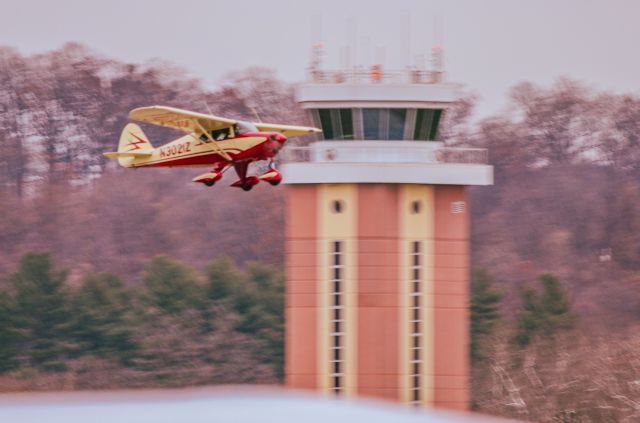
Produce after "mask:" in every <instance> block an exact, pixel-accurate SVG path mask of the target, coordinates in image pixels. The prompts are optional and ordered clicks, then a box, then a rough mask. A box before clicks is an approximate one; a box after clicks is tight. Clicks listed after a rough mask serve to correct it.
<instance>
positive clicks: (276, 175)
mask: <svg viewBox="0 0 640 423" xmlns="http://www.w3.org/2000/svg"><path fill="white" fill-rule="evenodd" d="M258 178H259V179H260V180H262V181H267V182H269V184H271V185H273V186H276V185H279V184H280V182H282V174H281V173H280V172H279V171H278V169H276V164H275V163H274V162H273V160H271V161H270V162H269V170H268V171H267V172H265V173H264V174H262V175H260V176H258Z"/></svg>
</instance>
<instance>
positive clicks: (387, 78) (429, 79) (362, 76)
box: [307, 67, 443, 84]
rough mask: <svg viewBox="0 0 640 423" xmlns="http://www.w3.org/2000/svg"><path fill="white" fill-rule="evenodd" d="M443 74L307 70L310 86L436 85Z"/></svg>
mask: <svg viewBox="0 0 640 423" xmlns="http://www.w3.org/2000/svg"><path fill="white" fill-rule="evenodd" d="M442 77H443V72H441V71H433V70H424V69H379V70H371V69H365V68H362V67H356V68H352V69H344V70H321V69H309V71H308V73H307V83H311V84H436V83H439V82H442Z"/></svg>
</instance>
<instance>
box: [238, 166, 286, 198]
mask: <svg viewBox="0 0 640 423" xmlns="http://www.w3.org/2000/svg"><path fill="white" fill-rule="evenodd" d="M234 166H235V169H236V172H237V173H238V176H239V177H240V179H238V180H237V181H236V182H234V183H233V184H231V186H232V187H238V188H242V190H243V191H251V189H252V188H253V186H254V185H257V184H258V182H260V181H265V182H268V183H269V184H270V185H273V186H276V185H279V184H280V182H281V181H282V174H281V173H280V172H279V171H278V170H277V169H276V166H275V163H274V162H273V160H271V161H270V162H269V170H268V171H267V172H265V173H263V174H262V175H260V176H247V168H248V167H249V163H248V162H240V163H236V164H234Z"/></svg>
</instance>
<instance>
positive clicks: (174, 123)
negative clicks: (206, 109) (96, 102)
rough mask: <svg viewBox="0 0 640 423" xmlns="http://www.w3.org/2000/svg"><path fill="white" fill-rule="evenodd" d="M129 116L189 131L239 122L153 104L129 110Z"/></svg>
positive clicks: (198, 130) (210, 128)
mask: <svg viewBox="0 0 640 423" xmlns="http://www.w3.org/2000/svg"><path fill="white" fill-rule="evenodd" d="M129 117H130V118H131V119H134V120H138V121H140V122H146V123H151V124H153V125H159V126H166V127H168V128H174V129H179V130H180V131H184V132H187V133H192V132H197V133H201V132H202V130H203V129H204V130H206V131H213V130H215V129H220V128H225V127H229V126H231V125H234V124H235V123H236V122H237V121H236V120H234V119H227V118H223V117H218V116H213V115H206V114H203V113H197V112H191V111H189V110H182V109H177V108H175V107H167V106H151V107H140V108H137V109H133V110H132V111H131V112H129Z"/></svg>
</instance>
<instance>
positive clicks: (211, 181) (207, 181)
mask: <svg viewBox="0 0 640 423" xmlns="http://www.w3.org/2000/svg"><path fill="white" fill-rule="evenodd" d="M227 169H228V166H224V165H217V166H216V167H215V168H214V169H213V170H212V171H211V172H207V173H203V174H202V175H198V176H196V177H195V178H193V179H192V181H193V182H200V183H201V184H204V185H206V186H208V187H212V186H214V185H215V183H216V181H219V180H220V179H222V174H223V173H224V171H225V170H227Z"/></svg>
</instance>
